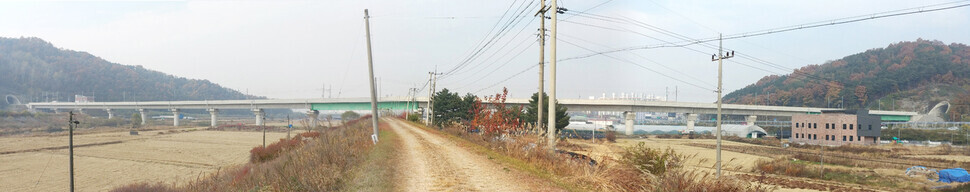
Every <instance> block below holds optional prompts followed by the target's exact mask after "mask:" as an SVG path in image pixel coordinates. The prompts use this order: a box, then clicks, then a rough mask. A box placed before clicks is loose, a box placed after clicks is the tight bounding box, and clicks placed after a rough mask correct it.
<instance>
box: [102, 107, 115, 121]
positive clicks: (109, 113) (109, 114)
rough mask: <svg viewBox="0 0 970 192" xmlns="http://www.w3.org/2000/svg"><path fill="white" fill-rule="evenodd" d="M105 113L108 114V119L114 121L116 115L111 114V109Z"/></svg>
mask: <svg viewBox="0 0 970 192" xmlns="http://www.w3.org/2000/svg"><path fill="white" fill-rule="evenodd" d="M104 111H105V112H108V119H112V118H114V117H115V114H114V113H112V112H111V109H104Z"/></svg>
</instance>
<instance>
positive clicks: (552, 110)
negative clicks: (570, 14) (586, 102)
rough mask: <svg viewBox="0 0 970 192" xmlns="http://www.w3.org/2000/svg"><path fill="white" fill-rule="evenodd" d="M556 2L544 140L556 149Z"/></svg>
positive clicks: (551, 147) (553, 12) (557, 10)
mask: <svg viewBox="0 0 970 192" xmlns="http://www.w3.org/2000/svg"><path fill="white" fill-rule="evenodd" d="M556 1H558V0H552V7H550V8H551V9H552V10H553V11H552V18H551V20H552V30H551V31H550V32H551V33H552V42H551V44H549V45H550V47H549V51H550V53H549V54H550V55H549V56H551V57H550V58H549V61H550V65H549V123H547V124H546V126H547V128H546V131H547V132H546V138H547V139H548V140H549V142H548V143H549V148H550V149H554V148H555V147H556V18H557V17H556V15H559V14H558V12H559V7H558V5H557V3H556Z"/></svg>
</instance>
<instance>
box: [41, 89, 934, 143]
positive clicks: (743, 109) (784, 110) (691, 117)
mask: <svg viewBox="0 0 970 192" xmlns="http://www.w3.org/2000/svg"><path fill="white" fill-rule="evenodd" d="M558 101H559V104H560V105H562V106H565V107H567V108H569V111H622V112H627V115H625V117H626V121H627V122H628V123H627V126H626V133H627V134H633V123H632V122H633V118H634V116H633V113H632V112H668V113H685V114H687V115H686V116H687V117H688V122H687V123H688V125H692V124H694V122H693V121H696V119H697V118H696V117H697V116H696V115H697V114H715V113H717V105H716V104H714V103H693V102H669V101H642V100H590V99H559V100H558ZM506 103H507V105H511V106H515V105H528V104H529V99H527V98H510V99H507V100H506ZM427 104H428V98H427V97H423V98H416V99H413V100H412V99H410V98H406V97H385V98H380V99H378V108H379V109H382V110H399V111H403V110H411V111H413V110H418V109H421V108H426V107H427ZM370 105H371V104H370V98H336V99H334V98H331V99H323V98H317V99H264V100H214V101H148V102H87V103H57V102H51V103H29V104H27V107H28V109H30V110H36V109H48V110H53V111H55V112H56V111H57V110H58V109H60V110H64V109H75V110H82V109H86V110H92V109H100V110H108V111H109V116H110V114H111V113H110V110H112V109H137V110H138V111H139V112H141V115H142V117H143V118H142V120H144V119H145V118H144V117H145V111H146V110H167V111H170V112H172V113H173V114H174V115H175V116H176V117H177V116H178V114H177V113H178V112H179V110H180V109H205V110H208V111H209V112H210V114H211V116H212V119H216V118H218V110H219V109H250V110H252V111H253V114H254V116H255V117H256V118H257V122H259V123H262V115H263V109H305V110H307V116H308V117H309V118H310V120H311V121H313V122H315V121H316V117H317V114H319V112H318V111H321V110H369V109H370V107H371V106H370ZM722 108H723V110H722V113H723V114H726V115H747V117H746V118H745V119H746V120H747V121H748V122H749V123H748V124H754V121H755V120H756V119H757V116H793V115H799V114H818V113H821V112H822V111H823V110H833V109H826V108H814V107H783V106H763V105H737V104H724V105H723V106H722ZM869 114H872V115H879V116H881V117H883V118H887V117H890V118H894V119H907V120H908V119H910V118H911V117H912V116H914V115H916V113H915V112H902V111H870V112H869ZM142 123H143V124H144V121H143V122H142ZM211 126H213V127H214V126H216V121H215V120H213V121H212V125H211ZM313 126H315V124H314V125H313ZM688 127H693V126H688Z"/></svg>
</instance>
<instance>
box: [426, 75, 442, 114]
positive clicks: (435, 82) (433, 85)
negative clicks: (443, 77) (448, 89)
mask: <svg viewBox="0 0 970 192" xmlns="http://www.w3.org/2000/svg"><path fill="white" fill-rule="evenodd" d="M438 75H440V74H438V69H437V67H435V70H434V73H433V75H432V77H434V78H432V80H431V91H432V92H434V91H437V89H438ZM428 101H429V103H428V104H432V105H428V107H429V108H431V112H434V105H433V104H434V102H431V100H428ZM432 114H434V113H432ZM431 125H434V115H432V116H431Z"/></svg>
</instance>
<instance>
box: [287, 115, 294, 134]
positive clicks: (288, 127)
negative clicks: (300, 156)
mask: <svg viewBox="0 0 970 192" xmlns="http://www.w3.org/2000/svg"><path fill="white" fill-rule="evenodd" d="M290 125H293V124H290V115H289V114H287V115H286V139H290V128H292V127H290Z"/></svg>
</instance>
